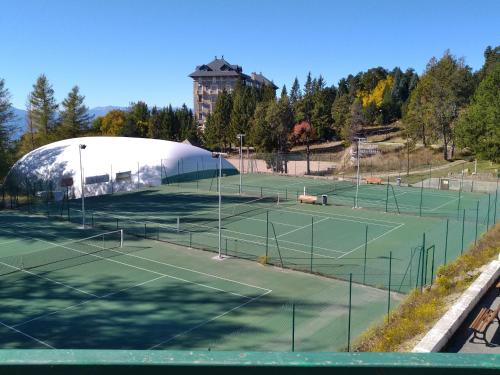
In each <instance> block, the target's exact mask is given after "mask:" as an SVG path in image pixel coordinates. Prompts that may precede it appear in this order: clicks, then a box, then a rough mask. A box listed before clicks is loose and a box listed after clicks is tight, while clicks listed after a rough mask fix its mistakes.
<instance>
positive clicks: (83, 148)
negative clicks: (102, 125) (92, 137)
mask: <svg viewBox="0 0 500 375" xmlns="http://www.w3.org/2000/svg"><path fill="white" fill-rule="evenodd" d="M79 147H80V148H81V149H82V150H85V149H86V148H87V145H84V144H81V145H79Z"/></svg>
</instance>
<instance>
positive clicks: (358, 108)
mask: <svg viewBox="0 0 500 375" xmlns="http://www.w3.org/2000/svg"><path fill="white" fill-rule="evenodd" d="M364 124H365V118H364V116H363V105H362V104H361V100H359V99H356V100H354V102H353V103H352V105H351V111H350V116H349V120H348V121H347V122H346V126H347V128H345V129H344V134H345V135H346V139H347V140H348V141H349V142H351V143H352V142H354V140H355V138H356V137H359V136H360V135H361V131H362V129H363V125H364Z"/></svg>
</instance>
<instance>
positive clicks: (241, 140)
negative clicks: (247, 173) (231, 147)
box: [236, 133, 245, 194]
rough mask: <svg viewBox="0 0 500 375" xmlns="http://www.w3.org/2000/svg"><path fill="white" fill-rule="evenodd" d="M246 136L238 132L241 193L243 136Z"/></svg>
mask: <svg viewBox="0 0 500 375" xmlns="http://www.w3.org/2000/svg"><path fill="white" fill-rule="evenodd" d="M244 136H245V134H241V133H240V134H238V135H237V136H236V137H237V138H238V139H239V140H240V194H241V192H242V183H241V179H242V176H241V175H242V173H243V137H244Z"/></svg>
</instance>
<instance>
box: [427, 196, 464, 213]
mask: <svg viewBox="0 0 500 375" xmlns="http://www.w3.org/2000/svg"><path fill="white" fill-rule="evenodd" d="M456 201H458V198H455V199H452V200H451V201H449V202H446V203H443V204H441V205H439V206H437V207H434V208H433V209H431V210H430V211H436V210H437V209H439V208H441V207H444V206H446V205H447V204H450V203H453V202H456Z"/></svg>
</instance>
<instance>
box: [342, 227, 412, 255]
mask: <svg viewBox="0 0 500 375" xmlns="http://www.w3.org/2000/svg"><path fill="white" fill-rule="evenodd" d="M403 225H404V223H402V224H401V225H399V226H397V227H395V228H392V229H390V230H388V231H387V232H385V233H382V234H381V235H380V236H377V237H375V238H372V239H371V240H370V241H368V243H371V242H373V241H376V240H378V239H379V238H381V237H383V236H385V235H386V234H389V233H391V232H392V231H395V230H396V229H399V228H401V227H402V226H403ZM363 246H365V244H364V243H363V244H362V245H359V246H358V247H355V248H354V249H352V250H350V251H348V252H346V253H345V254H344V255H341V256H339V257H338V259H341V258H343V257H345V256H346V255H349V254H351V253H352V252H354V251H356V250H358V249H360V248H362V247H363Z"/></svg>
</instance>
